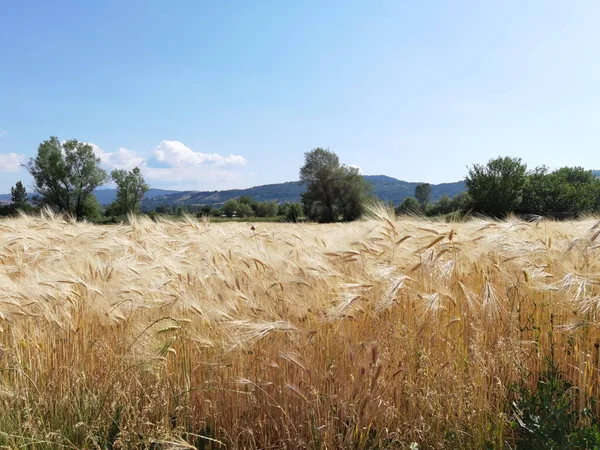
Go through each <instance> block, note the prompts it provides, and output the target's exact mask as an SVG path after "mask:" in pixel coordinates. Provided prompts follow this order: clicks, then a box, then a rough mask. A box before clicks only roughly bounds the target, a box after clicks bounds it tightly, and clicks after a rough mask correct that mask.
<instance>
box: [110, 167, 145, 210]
mask: <svg viewBox="0 0 600 450" xmlns="http://www.w3.org/2000/svg"><path fill="white" fill-rule="evenodd" d="M111 177H112V179H113V181H114V182H115V184H116V185H117V198H116V199H115V202H114V205H113V206H114V210H115V211H116V212H117V213H118V214H128V213H134V212H136V211H137V210H138V209H139V204H140V201H141V200H142V197H144V194H145V193H146V192H148V189H150V186H148V184H147V183H146V182H145V181H144V177H143V176H142V173H141V172H140V169H139V167H135V168H134V169H133V170H130V171H126V170H113V171H112V172H111Z"/></svg>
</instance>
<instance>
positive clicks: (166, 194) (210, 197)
mask: <svg viewBox="0 0 600 450" xmlns="http://www.w3.org/2000/svg"><path fill="white" fill-rule="evenodd" d="M365 179H366V180H367V181H368V182H369V183H370V184H371V185H372V186H373V193H374V194H375V195H376V196H377V197H379V198H380V199H381V200H383V201H385V202H393V203H394V204H396V205H399V204H400V203H402V201H403V200H404V199H405V198H406V197H410V196H413V195H414V193H415V186H416V185H417V184H419V183H413V182H408V181H401V180H397V179H396V178H392V177H388V176H385V175H366V176H365ZM305 190H306V188H305V186H304V185H302V184H300V182H298V181H290V182H287V183H278V184H265V185H262V186H255V187H251V188H248V189H230V190H226V191H172V190H164V189H150V190H149V191H148V192H147V193H146V195H145V196H144V199H143V201H142V208H143V209H145V210H150V209H154V208H156V207H157V206H159V205H210V206H220V205H222V204H223V203H225V202H226V201H227V200H231V199H236V198H239V197H241V196H242V195H248V196H251V197H252V198H253V199H254V200H257V201H261V202H262V201H275V202H277V203H288V202H289V203H293V202H299V201H300V195H301V194H302V193H304V191H305ZM464 190H465V184H464V182H463V181H457V182H454V183H442V184H432V185H431V199H432V201H437V200H439V199H440V198H441V197H442V196H443V195H444V194H446V195H448V196H449V197H453V196H455V195H456V194H459V193H461V192H463V191H464ZM116 192H117V191H116V190H115V189H97V190H96V191H95V192H94V194H95V195H96V198H97V199H98V202H99V203H100V204H101V205H108V204H109V203H111V202H112V201H113V200H114V199H115V196H116ZM31 196H32V195H31V194H30V197H31ZM3 201H4V202H8V201H10V194H2V195H0V202H3Z"/></svg>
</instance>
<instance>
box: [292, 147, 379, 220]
mask: <svg viewBox="0 0 600 450" xmlns="http://www.w3.org/2000/svg"><path fill="white" fill-rule="evenodd" d="M300 181H301V182H303V183H305V184H306V192H305V193H304V194H302V207H303V209H304V213H305V215H306V217H308V218H309V219H311V220H317V221H319V222H322V223H326V222H335V221H337V220H339V218H340V217H341V218H343V219H344V220H355V219H357V218H358V217H360V216H361V215H362V213H363V212H364V208H365V200H366V199H367V197H368V194H369V185H368V184H367V183H366V181H365V180H364V178H363V177H362V176H360V175H359V173H358V169H355V168H352V167H349V166H345V165H341V164H340V160H339V158H338V156H337V155H336V154H335V153H334V152H332V151H329V150H325V149H323V148H315V149H314V150H312V151H310V152H306V153H305V154H304V165H303V166H302V167H301V168H300Z"/></svg>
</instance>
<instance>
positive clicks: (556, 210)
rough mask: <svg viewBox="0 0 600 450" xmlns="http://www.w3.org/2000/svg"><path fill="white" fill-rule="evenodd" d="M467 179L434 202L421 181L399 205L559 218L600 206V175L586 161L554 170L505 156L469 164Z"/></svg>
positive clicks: (426, 210)
mask: <svg viewBox="0 0 600 450" xmlns="http://www.w3.org/2000/svg"><path fill="white" fill-rule="evenodd" d="M465 185H466V188H467V191H466V192H464V193H461V194H459V195H457V196H455V197H454V198H452V199H450V198H448V197H446V196H444V197H442V198H441V199H440V200H439V201H438V202H436V203H433V204H431V203H430V201H429V199H430V195H431V187H430V186H429V185H428V184H426V183H423V184H420V185H418V186H417V187H416V189H415V197H414V198H413V197H409V198H407V199H405V200H404V202H403V203H402V204H401V205H400V206H399V207H398V208H397V210H396V211H397V212H398V213H399V214H415V213H418V214H424V215H427V216H435V215H446V214H460V215H464V214H467V213H476V214H481V215H485V216H488V217H495V218H504V217H506V216H507V215H509V214H511V213H512V214H517V215H520V216H523V217H525V218H530V217H532V216H544V217H549V218H554V219H568V218H574V217H578V216H580V215H582V214H590V213H599V212H600V179H598V177H596V175H595V174H594V173H593V172H592V171H591V170H586V169H584V168H582V167H562V168H560V169H557V170H554V171H550V170H548V168H547V167H544V166H542V167H536V168H535V169H533V170H530V171H528V170H527V165H526V164H524V163H523V162H522V161H521V159H520V158H511V157H500V158H495V159H492V160H490V161H489V162H488V163H487V164H486V165H479V164H475V165H473V166H472V167H470V168H469V169H468V173H467V176H466V177H465Z"/></svg>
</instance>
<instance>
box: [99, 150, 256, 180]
mask: <svg viewBox="0 0 600 450" xmlns="http://www.w3.org/2000/svg"><path fill="white" fill-rule="evenodd" d="M89 144H90V145H91V146H92V148H93V150H94V153H95V154H96V156H97V157H98V158H100V160H101V164H102V166H103V167H104V168H105V169H109V170H112V169H124V170H131V169H133V168H134V167H139V168H140V169H141V170H142V174H143V175H144V178H145V179H146V181H148V182H149V183H150V184H151V185H154V186H160V187H165V188H173V189H185V190H221V189H231V188H234V187H240V186H242V185H243V184H244V180H245V176H244V174H243V173H242V172H241V171H240V167H241V166H244V165H246V163H247V161H246V159H245V158H244V157H243V156H239V155H229V156H224V155H220V154H218V153H200V152H194V151H193V150H192V149H190V148H189V147H187V146H186V145H185V144H183V143H182V142H180V141H166V140H165V141H161V142H160V143H159V144H158V145H157V146H156V147H155V148H154V149H153V150H151V151H149V152H146V153H140V154H138V153H136V152H135V151H133V150H129V149H127V148H125V147H121V148H119V149H118V150H117V151H114V152H107V151H105V150H103V149H101V148H100V147H99V146H97V145H95V144H93V143H89ZM109 185H110V183H109Z"/></svg>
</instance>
